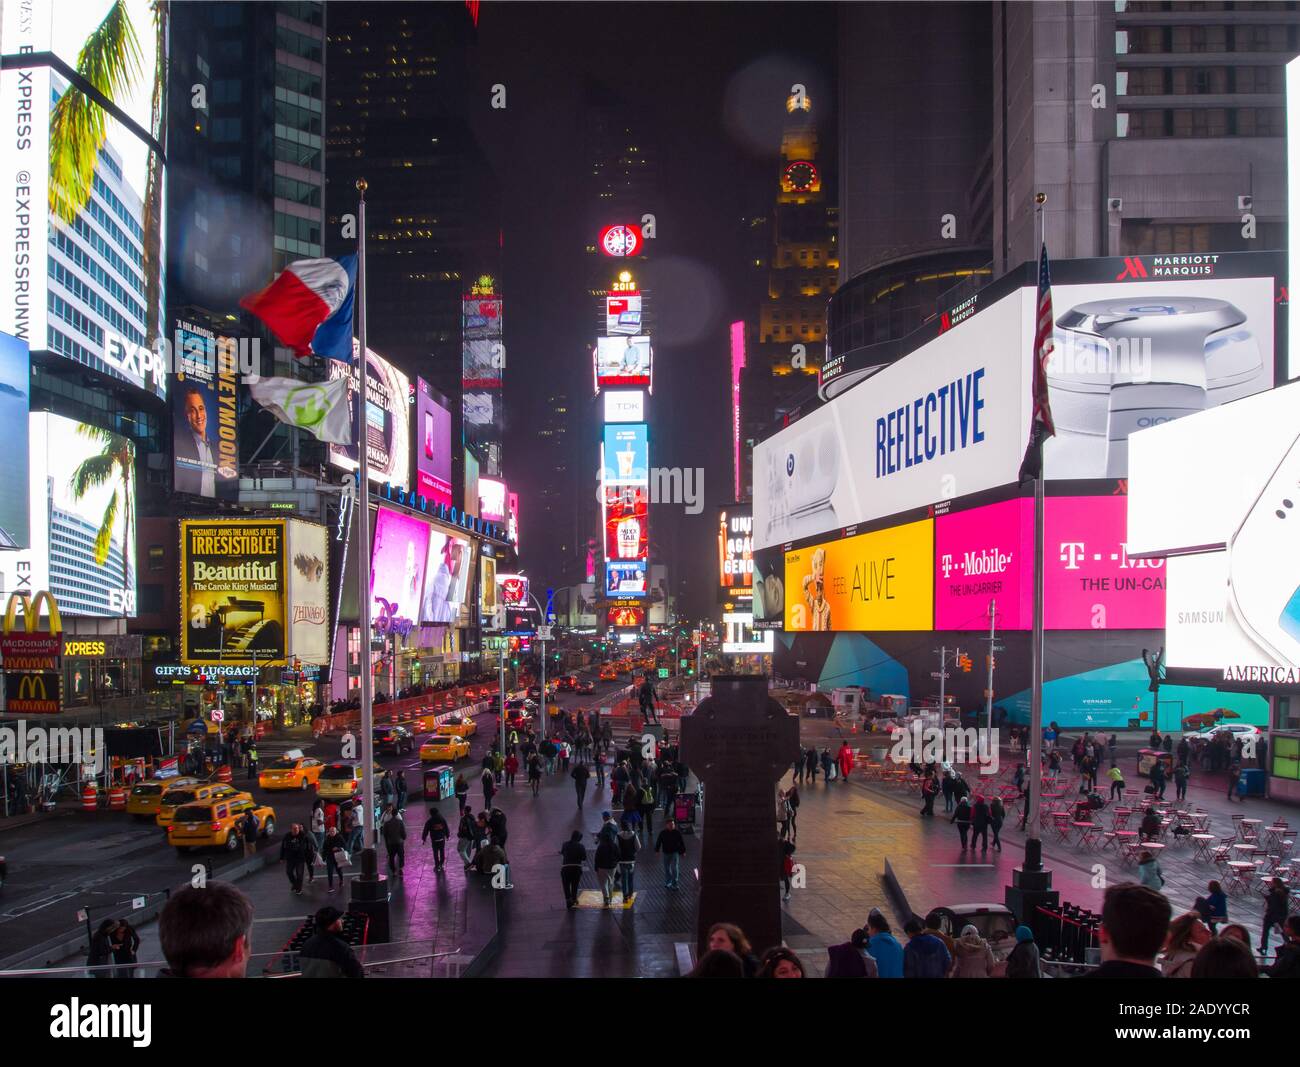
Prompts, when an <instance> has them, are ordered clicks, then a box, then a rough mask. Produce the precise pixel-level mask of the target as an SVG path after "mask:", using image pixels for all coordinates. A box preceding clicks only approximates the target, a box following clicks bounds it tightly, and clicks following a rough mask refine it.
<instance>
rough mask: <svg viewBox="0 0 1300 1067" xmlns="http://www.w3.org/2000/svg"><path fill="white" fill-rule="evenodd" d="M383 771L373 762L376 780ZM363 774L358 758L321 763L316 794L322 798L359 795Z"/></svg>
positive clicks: (346, 798) (333, 798) (342, 798)
mask: <svg viewBox="0 0 1300 1067" xmlns="http://www.w3.org/2000/svg"><path fill="white" fill-rule="evenodd" d="M383 773H384V768H383V767H381V766H380V765H379V764H378V763H376V764H374V774H375V781H376V782H377V781H378V780H379V776H380V775H382V774H383ZM365 776H366V772H365V770H364V768H363V767H362V765H361V761H360V760H354V759H345V760H335V761H334V762H333V763H326V764H323V765H322V766H321V769H320V774H319V775H318V776H317V778H316V795H317V796H318V797H320V798H321V799H322V800H350V799H351V798H352V797H354V796H359V795H360V793H361V788H362V786H361V783H362V781H363V780H364V779H365Z"/></svg>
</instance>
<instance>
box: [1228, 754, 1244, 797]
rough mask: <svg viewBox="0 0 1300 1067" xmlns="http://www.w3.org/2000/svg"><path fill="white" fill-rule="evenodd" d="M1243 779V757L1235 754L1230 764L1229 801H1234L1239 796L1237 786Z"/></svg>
mask: <svg viewBox="0 0 1300 1067" xmlns="http://www.w3.org/2000/svg"><path fill="white" fill-rule="evenodd" d="M1240 778H1241V757H1240V756H1238V755H1236V754H1235V753H1234V755H1233V757H1232V762H1231V763H1229V764H1228V799H1229V800H1232V799H1233V797H1235V796H1237V792H1238V791H1237V785H1238V782H1239V779H1240Z"/></svg>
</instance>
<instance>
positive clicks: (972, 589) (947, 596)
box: [934, 497, 1034, 630]
mask: <svg viewBox="0 0 1300 1067" xmlns="http://www.w3.org/2000/svg"><path fill="white" fill-rule="evenodd" d="M1033 533H1034V502H1033V501H1032V500H1027V499H1024V498H1019V497H1018V498H1016V499H1014V500H1003V501H1000V502H998V503H996V504H986V505H984V506H983V507H977V508H968V509H966V510H965V511H956V512H953V513H951V514H946V515H939V516H938V517H936V518H935V520H934V564H935V575H934V628H935V629H936V630H980V629H983V628H985V627H987V626H988V624H989V603H990V602H991V601H992V602H993V603H994V604H995V609H996V612H997V616H996V623H997V627H998V629H1000V630H1018V629H1024V628H1026V627H1028V626H1029V625H1030V623H1031V620H1032V616H1033V610H1034V608H1033V605H1034V582H1033V566H1034V560H1033V541H1032V537H1033Z"/></svg>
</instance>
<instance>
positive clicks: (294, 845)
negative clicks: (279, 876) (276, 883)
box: [280, 822, 316, 896]
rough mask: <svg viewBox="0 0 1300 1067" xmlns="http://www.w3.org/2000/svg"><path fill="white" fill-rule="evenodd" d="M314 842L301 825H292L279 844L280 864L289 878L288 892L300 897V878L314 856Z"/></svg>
mask: <svg viewBox="0 0 1300 1067" xmlns="http://www.w3.org/2000/svg"><path fill="white" fill-rule="evenodd" d="M314 846H315V842H314V841H313V839H312V838H310V837H309V836H308V835H307V833H306V831H304V830H303V828H302V823H297V822H296V823H294V824H293V825H292V826H291V827H289V832H288V834H286V835H285V838H284V840H283V841H281V842H280V862H281V863H283V864H284V873H285V874H286V875H288V877H289V892H291V893H297V894H298V895H299V896H302V877H303V874H304V872H305V871H306V869H307V865H308V864H309V863H311V861H312V858H313V857H314V856H315V853H316V850H315V847H314Z"/></svg>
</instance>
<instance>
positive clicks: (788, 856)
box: [781, 841, 795, 904]
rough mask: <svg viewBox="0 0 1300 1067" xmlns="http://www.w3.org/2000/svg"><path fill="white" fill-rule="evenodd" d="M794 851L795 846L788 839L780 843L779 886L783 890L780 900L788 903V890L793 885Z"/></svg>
mask: <svg viewBox="0 0 1300 1067" xmlns="http://www.w3.org/2000/svg"><path fill="white" fill-rule="evenodd" d="M794 852H795V848H794V845H792V844H791V843H790V842H789V841H786V842H784V843H782V845H781V888H782V889H783V890H784V893H783V894H782V898H781V899H782V900H784V901H785V902H786V903H787V904H788V903H790V890H791V889H792V888H793V885H794Z"/></svg>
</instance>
